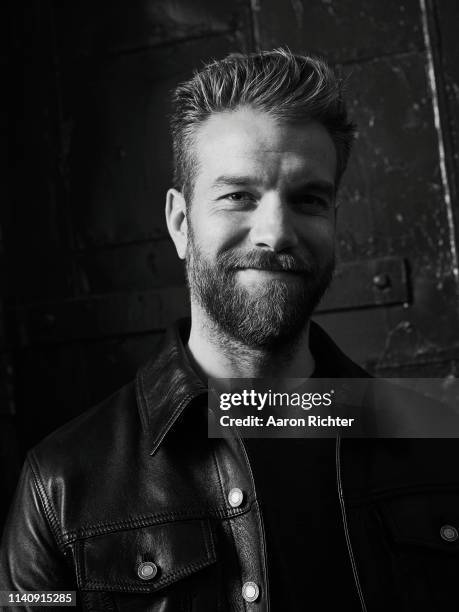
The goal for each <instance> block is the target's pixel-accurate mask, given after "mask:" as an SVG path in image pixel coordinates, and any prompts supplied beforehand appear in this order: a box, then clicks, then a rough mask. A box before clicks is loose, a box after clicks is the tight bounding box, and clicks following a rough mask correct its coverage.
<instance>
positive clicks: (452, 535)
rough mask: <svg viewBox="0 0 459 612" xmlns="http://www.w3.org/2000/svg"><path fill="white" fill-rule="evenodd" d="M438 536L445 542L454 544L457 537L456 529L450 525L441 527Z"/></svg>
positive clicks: (458, 535) (458, 534)
mask: <svg viewBox="0 0 459 612" xmlns="http://www.w3.org/2000/svg"><path fill="white" fill-rule="evenodd" d="M440 535H441V537H442V538H443V539H444V540H446V542H455V541H456V540H457V538H458V537H459V533H458V531H457V529H456V527H453V526H452V525H443V526H442V527H441V529H440Z"/></svg>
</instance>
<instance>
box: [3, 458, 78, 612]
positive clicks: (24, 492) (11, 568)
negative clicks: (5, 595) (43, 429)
mask: <svg viewBox="0 0 459 612" xmlns="http://www.w3.org/2000/svg"><path fill="white" fill-rule="evenodd" d="M59 541H60V531H59V526H58V524H57V519H56V518H55V514H54V511H53V509H52V508H51V506H50V504H49V501H48V500H47V498H46V494H45V491H44V488H43V486H42V483H41V481H40V478H39V475H38V471H37V468H36V467H35V468H34V462H33V459H32V458H31V457H30V455H28V456H27V458H26V460H25V462H24V466H23V468H22V472H21V475H20V478H19V483H18V486H17V488H16V492H15V495H14V498H13V502H12V505H11V507H10V511H9V514H8V517H7V520H6V523H5V528H4V531H3V537H2V542H1V547H0V590H3V591H6V590H8V591H9V590H14V591H44V590H47V591H52V590H61V591H63V590H65V591H74V590H76V585H75V584H74V580H73V578H72V572H71V571H70V567H69V565H68V561H67V559H66V557H65V555H64V552H63V547H62V546H61V545H60V544H59ZM3 609H6V610H11V611H12V612H17V611H18V610H32V608H31V607H30V606H23V607H17V606H15V607H11V608H10V607H7V608H2V610H3ZM33 609H37V608H33Z"/></svg>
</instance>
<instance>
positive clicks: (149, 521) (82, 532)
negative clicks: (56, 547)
mask: <svg viewBox="0 0 459 612" xmlns="http://www.w3.org/2000/svg"><path fill="white" fill-rule="evenodd" d="M249 510H250V506H249V507H246V508H244V509H242V510H239V509H237V508H234V509H232V510H228V509H227V508H224V509H219V508H205V509H204V510H200V511H198V510H197V511H193V510H186V511H182V512H179V511H177V512H164V513H159V514H153V515H146V516H140V517H137V518H135V519H128V520H126V521H114V522H111V523H94V524H92V525H87V526H85V527H81V528H79V529H74V530H72V531H68V532H66V533H64V534H63V541H65V543H66V544H69V543H71V542H74V541H75V540H77V539H78V538H80V537H91V536H97V535H103V534H105V533H110V532H111V531H119V530H120V529H123V528H134V529H135V528H136V527H149V526H150V525H158V524H162V523H172V522H174V521H175V520H184V519H203V518H204V519H205V518H209V515H212V516H216V517H217V518H221V519H226V518H233V517H234V516H239V515H241V514H246V513H247V512H249Z"/></svg>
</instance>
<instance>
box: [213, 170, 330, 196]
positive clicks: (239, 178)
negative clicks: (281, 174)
mask: <svg viewBox="0 0 459 612" xmlns="http://www.w3.org/2000/svg"><path fill="white" fill-rule="evenodd" d="M257 184H260V180H259V179H256V178H254V177H251V176H243V175H234V176H231V175H222V176H219V177H218V178H217V179H215V181H214V182H213V184H212V187H214V188H219V187H229V186H238V187H247V186H248V185H257ZM305 189H311V190H313V191H317V192H321V193H323V194H325V195H327V196H329V197H331V198H332V197H333V196H334V195H335V184H334V183H331V182H329V181H324V180H321V179H311V180H309V181H305V182H302V183H299V184H297V185H295V186H293V187H292V188H291V191H302V190H305Z"/></svg>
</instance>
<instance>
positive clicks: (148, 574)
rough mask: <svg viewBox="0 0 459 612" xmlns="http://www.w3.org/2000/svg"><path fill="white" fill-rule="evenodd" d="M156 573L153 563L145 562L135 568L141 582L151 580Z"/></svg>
mask: <svg viewBox="0 0 459 612" xmlns="http://www.w3.org/2000/svg"><path fill="white" fill-rule="evenodd" d="M157 573H158V567H157V565H156V564H155V563H153V561H145V562H144V563H141V564H140V565H139V567H138V568H137V574H138V576H139V578H142V580H151V579H152V578H154V577H155V576H156V574H157Z"/></svg>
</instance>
